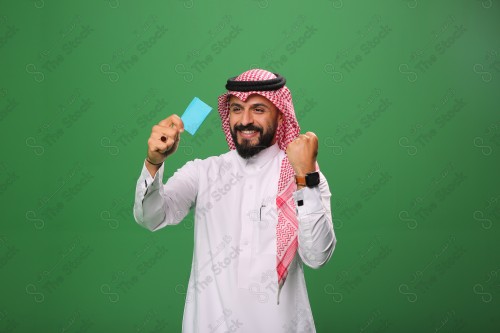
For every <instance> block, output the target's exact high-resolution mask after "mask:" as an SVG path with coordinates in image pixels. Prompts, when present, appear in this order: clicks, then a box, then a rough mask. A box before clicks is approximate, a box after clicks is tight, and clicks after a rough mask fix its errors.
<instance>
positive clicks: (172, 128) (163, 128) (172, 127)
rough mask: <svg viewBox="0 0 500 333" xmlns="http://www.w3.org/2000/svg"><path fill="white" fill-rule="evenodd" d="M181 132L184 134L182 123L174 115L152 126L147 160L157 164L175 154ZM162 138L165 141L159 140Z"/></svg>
mask: <svg viewBox="0 0 500 333" xmlns="http://www.w3.org/2000/svg"><path fill="white" fill-rule="evenodd" d="M182 132H184V123H183V122H182V120H181V118H180V117H179V116H178V115H176V114H173V115H171V116H170V117H168V118H165V119H163V120H162V121H160V122H159V123H158V125H154V126H153V129H152V131H151V136H150V137H149V139H148V160H150V161H151V162H152V163H154V164H159V163H162V162H164V161H165V159H166V158H167V156H169V155H171V154H173V153H175V151H176V150H177V147H178V146H179V141H180V140H181V136H180V134H181V133H182ZM162 136H163V137H165V138H166V140H165V141H162V140H161V138H162Z"/></svg>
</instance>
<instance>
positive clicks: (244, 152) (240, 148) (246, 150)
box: [229, 124, 276, 159]
mask: <svg viewBox="0 0 500 333" xmlns="http://www.w3.org/2000/svg"><path fill="white" fill-rule="evenodd" d="M229 131H230V132H231V137H232V138H233V142H234V145H235V146H236V151H237V152H238V154H239V155H240V156H241V157H243V158H244V159H248V158H250V157H252V156H254V155H255V154H257V153H259V152H260V151H262V150H264V149H266V148H268V147H271V145H272V141H273V139H274V135H275V134H276V128H275V127H273V126H272V125H270V126H269V127H268V128H267V130H266V132H265V133H264V130H263V128H262V127H257V126H255V125H252V124H250V125H246V126H243V125H236V126H234V131H233V129H232V128H231V127H230V128H229ZM238 131H256V132H258V133H259V136H258V139H259V141H258V142H257V143H256V144H252V143H251V140H248V139H244V138H243V139H242V143H241V144H240V143H239V142H238V137H237V132H238Z"/></svg>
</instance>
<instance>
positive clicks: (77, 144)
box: [0, 0, 500, 332]
mask: <svg viewBox="0 0 500 333" xmlns="http://www.w3.org/2000/svg"><path fill="white" fill-rule="evenodd" d="M499 22H500V2H499V1H497V0H495V1H493V0H492V1H480V0H477V1H451V0H448V1H439V2H437V1H421V0H409V1H404V0H401V1H391V2H389V1H387V2H381V1H376V2H368V1H347V0H345V1H342V0H334V1H318V2H309V3H306V2H305V1H300V2H291V1H277V0H262V1H250V0H240V1H212V2H208V1H205V2H203V1H199V0H184V1H183V0H179V1H143V2H139V1H135V2H133V1H118V0H115V1H112V0H109V1H107V0H101V1H95V2H81V1H79V2H69V1H66V2H64V1H50V0H45V1H44V0H37V1H33V0H32V1H2V2H1V4H0V60H1V61H0V70H1V72H0V112H1V114H0V126H1V131H0V135H1V141H2V151H3V153H2V158H1V164H0V200H1V202H2V211H3V214H2V217H1V228H0V276H1V286H0V331H1V332H40V331H44V332H55V331H69V332H72V331H73V332H104V331H107V330H110V329H113V330H115V331H119V332H180V329H181V321H182V313H183V308H184V298H185V290H186V284H187V282H188V277H189V269H190V265H191V260H192V246H193V219H192V215H189V216H188V217H187V218H186V219H185V220H184V221H183V222H182V223H181V224H180V225H178V226H175V227H168V228H165V229H161V230H160V231H158V232H155V233H151V232H149V231H148V230H146V229H144V228H142V227H140V226H139V225H137V223H136V222H135V221H134V218H133V215H132V207H133V201H134V191H135V185H136V181H137V178H138V177H139V174H140V171H141V168H142V165H143V161H144V158H145V155H146V149H147V139H148V137H149V135H150V132H151V127H152V126H153V125H154V124H156V123H158V122H159V121H160V120H162V119H164V118H166V117H167V116H168V115H170V114H172V113H177V114H182V112H183V111H184V109H185V107H186V106H187V105H188V104H189V102H190V101H191V99H192V98H193V97H194V96H198V97H199V98H201V99H202V100H203V101H205V102H207V103H208V104H210V105H211V106H212V107H214V108H216V101H217V96H218V95H219V94H221V93H223V92H224V84H225V81H226V79H227V78H228V77H231V76H235V75H238V74H239V73H241V72H243V71H245V70H247V69H250V68H255V67H259V68H265V69H268V70H273V71H276V72H279V73H281V74H283V75H284V76H285V77H286V78H287V86H288V87H289V88H290V90H291V91H292V95H293V98H294V105H295V110H296V114H297V117H298V119H299V123H300V125H301V128H302V131H303V132H304V131H313V132H315V133H316V134H317V136H318V138H319V145H320V146H319V155H318V162H319V164H320V167H321V169H322V171H323V173H324V174H325V175H326V177H327V178H328V181H329V185H330V190H331V192H332V210H333V215H334V226H335V232H336V235H337V239H338V243H337V248H336V249H335V252H334V253H333V256H332V258H331V260H330V262H329V263H328V264H327V265H326V266H325V267H323V268H321V269H319V270H311V269H309V268H307V269H306V280H307V285H308V291H309V296H310V301H311V306H312V310H313V315H314V318H315V322H316V327H317V330H318V332H360V331H366V332H430V331H432V332H435V331H441V332H451V331H462V332H494V331H496V332H497V331H498V330H499V329H500V319H499V317H498V313H500V312H499V309H500V307H499V298H500V276H499V275H500V261H499V259H500V255H499V254H498V245H497V244H498V241H499V237H498V236H499V229H500V202H499V201H500V188H499V185H500V181H499V174H498V170H499V165H500V164H499V161H500V159H499V156H500V114H499V111H500V108H499V106H500V103H499V102H500V101H499V95H500V94H499V92H500V77H499V76H500V38H499V31H500V23H499ZM226 151H227V145H226V142H225V140H224V137H223V135H222V131H221V129H220V124H219V120H218V116H217V113H216V112H213V111H212V112H211V113H210V115H209V117H208V119H207V121H206V122H205V123H203V125H202V127H201V128H200V130H199V131H198V133H197V134H196V136H194V137H193V136H191V135H190V134H187V133H186V134H184V135H183V137H182V142H181V147H180V149H179V151H178V152H177V153H176V154H175V155H173V156H172V157H171V158H170V159H169V163H168V165H167V167H166V172H165V179H164V181H166V178H167V177H168V176H169V175H171V174H172V173H173V172H174V171H175V170H176V169H177V168H179V167H181V166H182V165H183V164H184V163H186V162H187V161H189V160H192V159H194V158H205V157H208V156H212V155H219V154H221V153H224V152H226ZM495 170H497V171H495Z"/></svg>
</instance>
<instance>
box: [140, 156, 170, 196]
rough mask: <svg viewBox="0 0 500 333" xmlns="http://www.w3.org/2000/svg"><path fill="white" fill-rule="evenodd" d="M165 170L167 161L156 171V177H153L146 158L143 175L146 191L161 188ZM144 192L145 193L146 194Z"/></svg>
mask: <svg viewBox="0 0 500 333" xmlns="http://www.w3.org/2000/svg"><path fill="white" fill-rule="evenodd" d="M163 170H165V163H163V164H162V165H161V167H160V168H159V169H158V171H156V173H155V176H154V178H153V177H151V174H150V173H149V170H148V168H147V167H146V160H144V164H143V166H142V171H141V176H142V179H143V180H144V184H143V185H144V188H145V189H146V193H147V192H148V191H149V190H158V189H159V188H160V182H161V181H162V180H163ZM146 193H144V194H146Z"/></svg>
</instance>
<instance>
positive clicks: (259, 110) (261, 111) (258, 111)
mask: <svg viewBox="0 0 500 333" xmlns="http://www.w3.org/2000/svg"><path fill="white" fill-rule="evenodd" d="M255 112H257V113H264V109H255Z"/></svg>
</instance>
